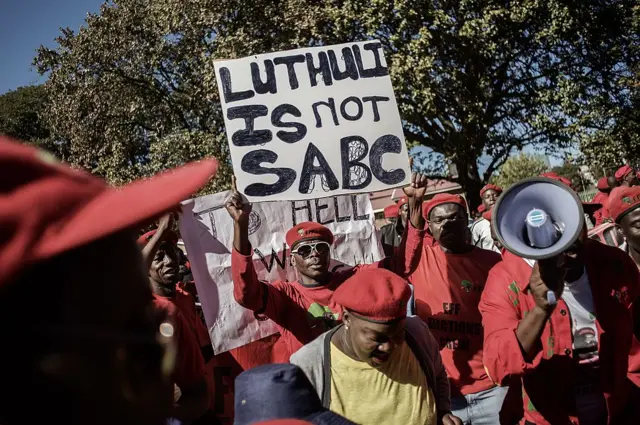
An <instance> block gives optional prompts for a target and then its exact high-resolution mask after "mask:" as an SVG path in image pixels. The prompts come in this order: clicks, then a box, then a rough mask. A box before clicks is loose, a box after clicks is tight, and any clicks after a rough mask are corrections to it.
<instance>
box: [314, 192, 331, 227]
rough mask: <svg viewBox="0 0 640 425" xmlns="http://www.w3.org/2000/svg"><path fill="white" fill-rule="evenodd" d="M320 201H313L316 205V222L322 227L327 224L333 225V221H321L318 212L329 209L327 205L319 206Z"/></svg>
mask: <svg viewBox="0 0 640 425" xmlns="http://www.w3.org/2000/svg"><path fill="white" fill-rule="evenodd" d="M320 201H321V199H317V198H316V200H315V204H316V221H317V222H318V223H320V224H322V225H327V224H329V223H333V222H334V221H335V220H334V219H329V220H327V221H323V220H322V218H321V217H320V211H322V210H326V209H328V208H329V205H328V204H324V205H321V204H320Z"/></svg>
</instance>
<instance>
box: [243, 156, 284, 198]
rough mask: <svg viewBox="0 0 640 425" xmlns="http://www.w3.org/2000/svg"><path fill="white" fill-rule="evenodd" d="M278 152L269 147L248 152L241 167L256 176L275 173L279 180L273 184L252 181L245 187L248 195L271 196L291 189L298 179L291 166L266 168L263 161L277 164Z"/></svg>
mask: <svg viewBox="0 0 640 425" xmlns="http://www.w3.org/2000/svg"><path fill="white" fill-rule="evenodd" d="M277 160H278V154H276V153H275V152H272V151H270V150H267V149H258V150H255V151H251V152H248V153H247V154H246V155H245V156H244V157H242V161H241V162H240V169H241V170H242V171H244V172H245V173H249V174H253V175H255V176H259V175H263V174H275V175H276V176H278V180H277V181H276V182H275V183H273V184H266V183H252V184H250V185H249V186H247V187H246V188H245V189H244V193H245V194H246V195H248V196H256V197H257V196H270V195H276V194H278V193H282V192H284V191H286V190H287V189H289V188H290V187H291V185H292V184H293V183H294V182H295V181H296V172H295V171H294V170H292V169H290V168H265V167H263V166H262V163H265V162H266V163H269V164H275V162H276V161H277Z"/></svg>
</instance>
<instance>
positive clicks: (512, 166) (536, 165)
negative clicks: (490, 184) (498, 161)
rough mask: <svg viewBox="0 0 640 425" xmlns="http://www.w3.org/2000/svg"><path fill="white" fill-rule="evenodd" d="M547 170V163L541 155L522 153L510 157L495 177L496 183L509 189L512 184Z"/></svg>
mask: <svg viewBox="0 0 640 425" xmlns="http://www.w3.org/2000/svg"><path fill="white" fill-rule="evenodd" d="M545 171H547V164H546V163H545V162H544V159H542V158H541V157H539V156H535V155H527V154H525V153H521V154H520V155H518V156H512V157H511V158H509V159H508V160H507V161H506V162H505V163H504V165H503V166H502V167H500V171H499V173H498V174H497V176H496V177H495V180H494V181H495V184H497V185H498V186H500V187H502V188H503V189H507V188H508V187H509V186H511V185H512V184H514V183H516V182H518V181H520V180H522V179H526V178H528V177H534V176H539V175H540V174H542V173H544V172H545Z"/></svg>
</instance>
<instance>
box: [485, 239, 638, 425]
mask: <svg viewBox="0 0 640 425" xmlns="http://www.w3.org/2000/svg"><path fill="white" fill-rule="evenodd" d="M585 249H586V252H585V257H586V258H585V263H586V269H587V275H588V277H589V283H590V285H591V291H592V295H593V300H594V304H595V310H596V311H595V316H596V327H597V330H598V353H599V359H600V360H599V362H600V374H599V377H598V379H599V380H600V385H601V387H602V388H603V392H604V397H605V400H606V403H607V409H608V414H609V419H610V420H611V418H615V417H616V416H617V415H619V414H620V412H621V410H622V409H623V408H624V407H625V404H626V402H627V398H628V390H629V386H630V383H629V381H628V380H627V368H628V364H629V361H628V356H629V351H630V349H631V342H632V338H633V318H632V314H631V313H632V312H631V307H632V301H633V300H635V299H636V298H637V296H638V293H639V292H638V291H639V288H640V276H639V274H638V270H637V269H636V267H635V265H634V264H633V261H631V259H630V258H629V257H628V256H627V255H625V253H624V252H623V251H621V250H620V249H619V248H614V247H609V246H606V245H603V244H601V243H599V242H595V241H587V243H586V245H585ZM531 272H532V268H531V266H529V264H527V263H526V262H525V261H524V260H523V259H522V258H519V257H516V256H515V255H513V254H511V253H508V252H507V253H505V254H504V259H503V261H502V262H500V263H499V264H498V265H497V266H495V267H494V268H493V269H492V270H491V273H489V278H488V280H487V286H486V287H485V290H484V293H483V294H482V300H481V301H480V311H481V312H482V317H483V324H484V331H485V341H484V347H485V350H484V364H485V366H486V368H487V372H488V373H489V375H490V376H491V378H492V379H493V380H494V381H495V382H497V383H500V384H502V383H504V382H506V380H507V379H510V378H511V377H522V385H523V402H524V414H525V420H527V421H529V422H530V423H535V424H537V425H550V424H553V425H569V424H578V423H579V421H578V418H577V417H576V408H575V399H574V394H573V387H574V382H575V380H574V372H575V370H576V368H575V364H576V361H575V360H574V359H573V351H572V346H573V333H572V329H571V314H570V313H569V308H568V307H567V304H566V303H565V302H564V300H562V299H560V300H558V305H557V306H556V308H555V309H554V311H553V313H551V317H550V319H549V321H548V322H547V324H546V325H545V327H544V330H543V331H542V334H541V338H540V342H541V343H540V345H539V347H538V351H537V353H536V355H535V357H534V358H533V360H532V361H530V362H528V361H526V360H525V359H524V357H523V354H522V350H521V348H520V343H519V342H518V339H517V338H516V329H517V327H518V324H519V322H520V320H522V318H523V317H524V316H525V315H526V314H527V312H528V311H530V310H531V309H533V308H534V307H535V301H534V299H533V296H532V295H531V293H530V292H529V290H528V286H529V278H530V277H531Z"/></svg>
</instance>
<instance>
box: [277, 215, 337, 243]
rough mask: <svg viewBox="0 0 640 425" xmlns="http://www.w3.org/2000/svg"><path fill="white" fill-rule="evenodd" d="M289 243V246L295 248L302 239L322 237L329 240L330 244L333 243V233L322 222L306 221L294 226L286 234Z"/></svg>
mask: <svg viewBox="0 0 640 425" xmlns="http://www.w3.org/2000/svg"><path fill="white" fill-rule="evenodd" d="M285 239H286V240H287V245H289V248H293V246H294V245H295V244H297V243H298V242H302V241H307V240H311V239H320V240H321V241H325V242H327V243H328V244H329V245H331V244H333V233H331V230H329V229H328V228H326V227H324V226H323V225H322V224H318V223H314V222H312V221H305V222H304V223H300V224H298V225H296V226H294V227H292V228H291V229H290V230H289V231H288V232H287V235H286V236H285Z"/></svg>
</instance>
